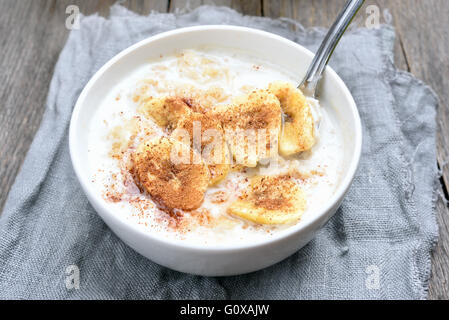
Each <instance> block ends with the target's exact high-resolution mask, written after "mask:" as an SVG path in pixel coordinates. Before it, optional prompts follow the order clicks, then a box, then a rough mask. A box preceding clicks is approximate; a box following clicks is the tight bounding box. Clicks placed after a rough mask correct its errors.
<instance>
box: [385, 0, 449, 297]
mask: <svg viewBox="0 0 449 320" xmlns="http://www.w3.org/2000/svg"><path fill="white" fill-rule="evenodd" d="M381 3H382V4H383V5H384V6H385V7H386V8H389V9H390V11H391V13H392V15H393V18H394V20H395V26H396V31H397V34H398V40H399V42H400V47H401V49H402V51H403V53H404V55H405V59H406V65H407V69H408V70H409V71H410V72H412V73H413V74H414V75H415V76H417V77H418V78H420V79H422V80H423V81H424V82H425V83H427V84H429V85H430V86H431V87H432V88H433V89H434V90H435V92H436V93H437V94H438V96H439V98H440V106H439V110H438V115H437V124H438V137H437V153H438V163H439V166H440V168H441V169H442V171H443V177H442V179H441V181H442V190H440V192H441V193H444V192H446V195H447V190H448V187H449V166H448V165H447V164H448V161H449V102H448V101H449V92H448V90H447V88H448V87H449V56H448V54H447V53H448V52H449V40H448V39H449V31H448V28H447V27H448V24H447V21H448V20H447V17H448V16H449V5H448V2H447V1H445V0H432V1H419V0H404V1H394V4H393V3H390V2H389V1H386V0H383V1H381ZM444 22H446V23H444ZM437 212H438V214H437V220H438V223H439V229H440V239H439V242H438V245H437V247H436V249H435V251H434V253H433V257H432V278H431V281H430V286H429V298H430V299H449V284H448V279H449V255H448V252H449V210H448V207H447V205H446V204H445V203H444V202H443V201H442V200H441V199H440V200H439V201H438V203H437Z"/></svg>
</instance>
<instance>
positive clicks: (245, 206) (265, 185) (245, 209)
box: [227, 176, 306, 225]
mask: <svg viewBox="0 0 449 320" xmlns="http://www.w3.org/2000/svg"><path fill="white" fill-rule="evenodd" d="M305 208H306V200H305V197H304V193H303V191H302V190H301V189H300V188H299V187H298V185H297V184H296V183H295V182H294V181H293V180H292V179H291V177H289V176H256V177H254V178H252V179H251V183H250V187H249V190H247V192H246V193H245V194H244V195H243V196H241V197H240V198H239V199H238V200H237V201H235V202H234V203H232V204H231V205H230V206H229V208H228V209H227V212H228V213H229V214H231V215H235V216H238V217H241V218H243V219H246V220H250V221H252V222H255V223H260V224H269V225H275V224H288V223H291V222H295V221H297V220H299V219H300V218H301V216H302V214H303V212H304V210H305Z"/></svg>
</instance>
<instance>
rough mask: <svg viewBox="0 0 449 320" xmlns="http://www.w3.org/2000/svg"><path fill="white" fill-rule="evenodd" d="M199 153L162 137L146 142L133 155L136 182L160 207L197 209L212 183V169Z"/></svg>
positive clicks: (133, 171)
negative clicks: (196, 159) (196, 156)
mask: <svg viewBox="0 0 449 320" xmlns="http://www.w3.org/2000/svg"><path fill="white" fill-rule="evenodd" d="M194 153H195V151H194V150H192V149H191V148H190V147H189V146H188V145H185V144H182V143H180V142H179V141H176V140H174V139H170V138H166V137H162V138H157V139H154V140H152V141H150V142H146V143H142V144H140V145H139V146H138V148H137V150H136V151H135V152H134V153H133V155H132V162H133V169H132V173H133V175H134V177H135V180H136V182H137V183H138V185H140V186H141V187H142V188H144V189H145V190H146V191H147V192H148V193H149V194H150V195H151V197H152V198H153V200H154V201H155V202H157V203H158V204H159V205H161V206H163V207H165V208H168V209H182V210H193V209H197V208H198V207H199V206H200V205H201V203H202V201H203V199H204V193H205V192H206V189H207V186H208V184H209V180H210V174H209V169H208V168H207V165H206V164H205V163H204V162H203V161H202V160H201V157H199V159H200V162H199V163H193V162H192V158H193V157H194V156H195V155H194Z"/></svg>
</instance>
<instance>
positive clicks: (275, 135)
mask: <svg viewBox="0 0 449 320" xmlns="http://www.w3.org/2000/svg"><path fill="white" fill-rule="evenodd" d="M216 114H217V116H218V117H219V119H220V120H221V122H222V124H223V128H224V130H225V137H226V140H227V142H228V143H229V145H230V146H229V147H230V149H231V153H232V155H233V156H234V158H235V160H236V163H237V164H242V165H244V166H246V167H256V166H257V163H258V161H260V160H262V159H265V158H270V157H272V156H275V155H277V153H278V143H279V133H280V128H281V123H282V112H281V106H280V103H279V100H278V99H277V98H276V96H275V95H274V94H272V93H271V92H269V91H268V90H255V91H253V92H251V93H250V94H248V95H245V96H241V97H237V98H236V99H234V101H233V102H232V104H231V105H229V106H221V107H218V108H217V109H216Z"/></svg>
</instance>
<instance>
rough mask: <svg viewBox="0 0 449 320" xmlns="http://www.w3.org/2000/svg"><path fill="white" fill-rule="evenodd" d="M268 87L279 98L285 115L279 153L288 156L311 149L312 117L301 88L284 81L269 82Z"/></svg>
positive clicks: (312, 142)
mask: <svg viewBox="0 0 449 320" xmlns="http://www.w3.org/2000/svg"><path fill="white" fill-rule="evenodd" d="M268 89H269V90H270V91H271V92H272V93H274V95H276V97H277V98H278V99H279V101H280V103H281V108H282V111H283V113H284V116H285V117H284V125H283V128H282V132H281V137H280V141H279V153H280V154H281V155H283V156H289V155H292V154H295V153H299V152H302V151H306V150H309V149H311V148H312V147H313V145H314V144H315V133H314V125H313V117H312V112H311V110H310V106H309V105H308V103H307V101H306V98H305V97H304V95H303V93H302V92H301V90H299V89H297V88H295V87H294V86H293V85H292V84H290V83H286V82H274V83H271V84H270V85H269V87H268Z"/></svg>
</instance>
